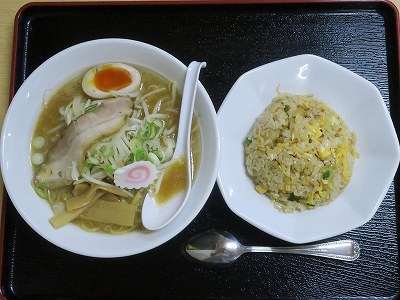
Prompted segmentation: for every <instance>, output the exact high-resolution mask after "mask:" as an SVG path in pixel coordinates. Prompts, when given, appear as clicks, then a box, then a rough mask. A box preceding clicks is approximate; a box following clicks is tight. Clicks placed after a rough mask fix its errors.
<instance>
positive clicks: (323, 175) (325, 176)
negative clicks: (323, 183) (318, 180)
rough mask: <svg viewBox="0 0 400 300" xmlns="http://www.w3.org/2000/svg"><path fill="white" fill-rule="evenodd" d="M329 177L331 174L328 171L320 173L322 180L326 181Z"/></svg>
mask: <svg viewBox="0 0 400 300" xmlns="http://www.w3.org/2000/svg"><path fill="white" fill-rule="evenodd" d="M329 176H331V172H330V171H329V170H326V171H325V172H324V173H322V179H323V180H326V179H328V178H329Z"/></svg>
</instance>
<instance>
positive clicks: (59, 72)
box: [1, 39, 219, 257]
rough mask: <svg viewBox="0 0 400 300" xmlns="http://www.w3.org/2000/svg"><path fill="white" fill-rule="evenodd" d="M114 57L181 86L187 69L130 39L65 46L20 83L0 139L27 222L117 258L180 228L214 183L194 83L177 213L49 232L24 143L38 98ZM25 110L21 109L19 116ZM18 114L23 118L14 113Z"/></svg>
mask: <svg viewBox="0 0 400 300" xmlns="http://www.w3.org/2000/svg"><path fill="white" fill-rule="evenodd" d="M110 62H122V63H126V64H130V65H138V66H141V67H144V68H147V69H149V70H151V71H154V72H155V73H158V74H159V75H161V76H163V77H165V78H167V79H168V80H171V81H175V82H176V84H177V87H178V89H180V90H182V87H183V83H184V78H185V73H186V69H187V67H186V66H185V65H184V64H183V63H182V62H180V61H179V60H178V59H176V58H175V57H173V56H172V55H171V54H168V53H167V52H165V51H163V50H161V49H159V48H157V47H154V46H152V45H149V44H145V43H142V42H138V41H133V40H125V39H100V40H94V41H89V42H85V43H81V44H78V45H75V46H72V47H70V48H67V49H65V50H63V51H61V52H60V53H58V54H56V55H54V56H53V57H51V58H49V59H48V60H47V61H45V62H44V63H43V64H42V65H40V66H39V67H38V68H37V69H36V70H35V71H34V72H32V74H31V75H30V76H29V77H28V78H27V79H26V80H25V82H24V83H23V84H22V85H21V87H20V88H19V90H18V91H17V93H16V94H15V96H14V98H13V100H12V102H11V104H10V107H9V109H8V111H7V114H6V117H5V120H4V124H3V130H2V138H1V171H2V174H3V179H4V183H5V187H6V189H7V192H8V194H9V196H10V199H11V201H12V203H13V205H14V206H15V208H16V209H17V211H18V212H19V214H20V215H21V216H22V218H23V219H24V220H25V221H26V222H27V223H28V224H29V225H30V227H31V228H32V229H33V230H34V231H35V232H37V233H38V234H39V235H41V236H42V237H43V238H45V239H46V240H48V241H49V242H51V243H53V244H54V245H56V246H58V247H60V248H62V249H65V250H67V251H70V252H73V253H76V254H80V255H85V256H91V257H122V256H129V255H134V254H138V253H141V252H144V251H148V250H150V249H153V248H155V247H157V246H159V245H161V244H163V243H165V242H167V241H168V240H170V239H171V238H173V237H174V236H176V235H177V234H178V233H179V232H180V231H182V230H183V229H184V228H185V227H186V226H187V225H188V224H189V223H190V222H191V221H192V220H193V219H194V218H195V217H196V215H197V214H198V213H199V211H200V210H201V208H202V207H203V205H204V204H205V202H206V201H207V199H208V196H209V195H210V193H211V190H212V188H213V186H214V183H215V179H216V175H217V167H218V154H219V135H218V129H217V118H216V112H215V109H214V106H213V104H212V102H211V99H210V97H209V95H208V93H207V91H206V90H205V88H204V87H203V85H202V84H201V83H199V86H198V90H197V95H196V99H195V101H196V102H195V113H196V115H198V116H199V118H198V122H199V127H200V131H201V141H202V143H201V144H202V145H201V161H200V164H199V167H198V172H197V176H196V179H195V181H194V183H193V186H192V190H191V193H190V196H189V198H188V200H187V203H186V204H185V206H184V208H183V209H182V211H181V212H180V214H179V215H178V216H177V217H176V218H175V219H174V220H173V221H172V222H171V223H169V224H168V225H167V226H166V227H164V228H163V229H161V230H157V231H146V230H144V229H143V230H139V231H133V232H128V233H125V234H118V235H111V234H105V233H91V232H88V231H85V230H83V229H81V228H80V227H78V226H76V225H73V224H67V225H65V226H63V227H61V228H59V229H54V228H53V226H52V225H51V224H50V222H49V218H51V217H52V216H53V212H52V210H51V208H50V206H49V204H48V203H47V201H46V200H43V199H42V198H40V197H39V196H38V195H37V194H36V193H35V191H34V189H33V187H32V179H33V171H32V165H31V161H30V141H31V138H32V134H33V130H34V128H35V125H36V123H37V120H38V116H39V114H40V112H41V110H42V107H43V101H44V97H45V95H48V94H49V93H50V94H51V93H52V91H55V90H57V89H58V88H59V87H61V86H62V85H63V84H65V83H66V82H67V81H68V80H69V79H71V78H73V77H74V76H76V75H77V74H82V73H83V72H85V70H88V69H90V68H91V67H92V66H96V65H101V64H104V63H110ZM27 112H29V113H27ZM21 116H23V117H21Z"/></svg>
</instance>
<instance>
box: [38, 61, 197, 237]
mask: <svg viewBox="0 0 400 300" xmlns="http://www.w3.org/2000/svg"><path fill="white" fill-rule="evenodd" d="M180 105H181V96H180V93H179V92H178V91H177V87H176V84H175V83H174V82H170V81H168V80H166V79H165V78H163V77H161V76H160V75H158V74H156V73H154V72H152V71H150V70H148V69H145V68H143V67H139V66H129V65H126V64H120V63H118V64H106V65H102V66H97V67H94V68H92V69H90V70H89V71H87V72H86V73H85V74H83V75H80V76H78V77H76V78H74V79H72V80H70V81H69V82H68V83H66V84H65V85H64V86H63V87H62V88H60V89H59V90H58V91H57V92H56V93H55V94H54V95H53V96H52V97H51V98H50V99H49V100H48V101H46V103H45V104H44V106H43V110H42V112H41V114H40V116H39V119H38V122H37V125H36V128H35V130H34V134H33V137H32V142H31V162H32V166H33V171H34V179H33V187H34V189H35V191H36V192H37V194H38V195H39V196H40V197H42V198H44V199H46V200H47V201H48V202H49V204H50V206H51V208H52V210H53V212H54V216H53V217H52V218H51V219H50V222H51V224H52V225H53V226H54V228H60V227H62V226H64V225H66V224H68V223H70V222H72V223H74V224H77V225H79V226H80V227H81V228H83V229H85V230H88V231H99V232H106V233H122V232H127V231H132V230H135V229H140V228H142V225H141V214H140V213H141V205H142V202H143V199H144V197H145V195H146V193H148V192H150V193H153V194H154V195H155V198H156V200H157V201H158V202H160V203H163V202H165V201H168V199H169V198H171V197H172V196H173V195H175V194H177V193H179V192H180V191H183V190H184V189H185V188H186V184H187V183H186V179H185V178H186V173H185V172H186V171H185V170H186V169H185V163H184V161H183V159H182V160H181V159H172V156H173V153H174V149H175V143H176V135H177V127H178V122H179V111H180ZM200 149H201V134H200V129H199V127H198V123H197V118H196V116H194V118H193V124H192V133H191V155H192V163H193V169H194V173H195V172H196V170H197V167H198V164H199V160H200ZM192 177H193V174H192Z"/></svg>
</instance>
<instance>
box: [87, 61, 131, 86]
mask: <svg viewBox="0 0 400 300" xmlns="http://www.w3.org/2000/svg"><path fill="white" fill-rule="evenodd" d="M131 83H132V77H131V74H130V73H129V72H128V71H127V70H125V69H123V68H118V67H114V66H109V67H105V68H102V69H101V70H99V71H97V72H96V74H95V75H94V84H95V86H96V87H97V88H98V89H99V90H101V91H103V92H109V91H110V90H114V91H118V90H120V89H123V88H124V87H127V86H128V85H130V84H131Z"/></svg>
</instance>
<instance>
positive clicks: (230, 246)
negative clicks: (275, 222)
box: [185, 230, 360, 265]
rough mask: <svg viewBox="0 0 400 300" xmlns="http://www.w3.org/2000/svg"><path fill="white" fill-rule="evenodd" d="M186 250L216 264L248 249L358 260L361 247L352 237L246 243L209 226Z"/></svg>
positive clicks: (194, 238)
mask: <svg viewBox="0 0 400 300" xmlns="http://www.w3.org/2000/svg"><path fill="white" fill-rule="evenodd" d="M185 251H186V253H187V254H188V255H189V256H190V257H191V258H193V259H195V260H197V261H200V262H203V263H206V264H214V265H223V264H230V263H233V262H234V261H235V260H236V259H238V258H239V257H240V256H241V255H242V254H244V253H246V252H271V253H287V254H301V255H312V256H320V257H325V258H332V259H338V260H344V261H353V260H356V259H357V258H358V257H359V255H360V247H359V245H358V243H357V242H355V241H352V240H340V241H334V242H328V243H322V244H313V245H301V246H292V247H257V246H244V245H242V244H241V243H240V242H239V241H238V240H237V239H236V238H235V237H234V236H233V235H232V234H230V233H229V232H226V231H216V230H209V231H206V232H203V233H200V234H198V235H195V236H193V237H192V238H191V239H189V241H188V243H187V245H186V248H185Z"/></svg>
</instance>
